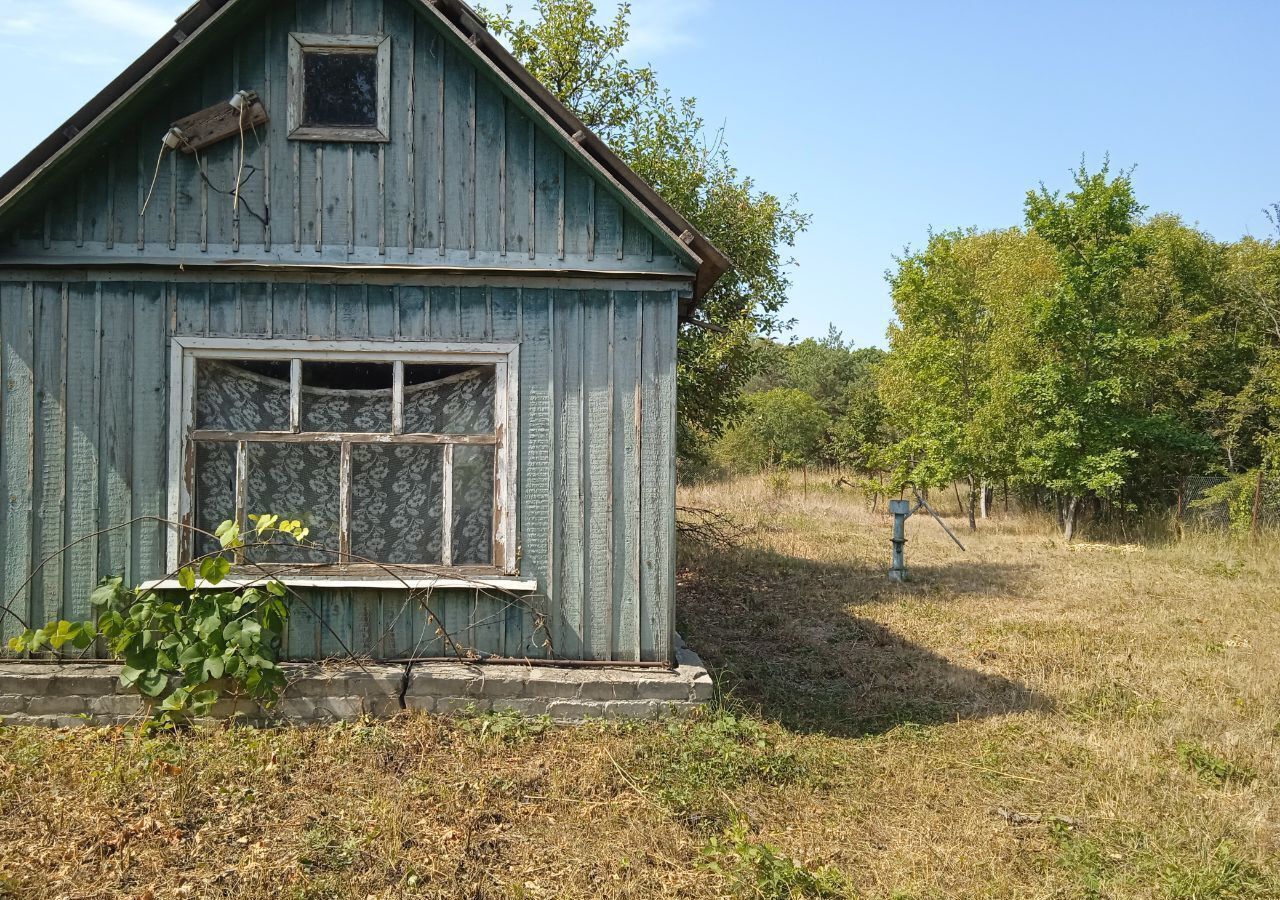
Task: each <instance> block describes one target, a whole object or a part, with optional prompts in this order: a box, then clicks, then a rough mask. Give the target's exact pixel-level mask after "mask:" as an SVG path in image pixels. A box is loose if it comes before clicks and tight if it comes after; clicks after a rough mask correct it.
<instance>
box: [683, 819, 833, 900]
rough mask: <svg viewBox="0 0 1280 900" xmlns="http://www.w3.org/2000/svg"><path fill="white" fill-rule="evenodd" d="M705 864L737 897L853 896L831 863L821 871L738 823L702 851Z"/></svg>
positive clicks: (773, 899)
mask: <svg viewBox="0 0 1280 900" xmlns="http://www.w3.org/2000/svg"><path fill="white" fill-rule="evenodd" d="M698 855H699V857H700V859H701V863H702V866H703V867H704V868H706V869H707V870H708V871H711V872H714V873H715V874H717V875H719V876H720V877H722V878H723V879H725V881H726V882H728V884H729V886H730V889H731V890H732V891H733V893H734V894H735V895H736V896H738V897H749V898H758V900H790V898H801V897H853V896H854V893H853V888H852V886H851V885H850V884H849V881H848V879H847V878H845V876H844V875H842V874H841V873H840V872H839V871H838V870H836V869H833V868H831V867H830V866H823V867H822V868H820V869H818V870H816V871H815V870H812V869H809V868H808V867H806V866H805V865H804V864H803V863H802V862H799V861H797V860H794V859H792V858H790V857H788V856H785V855H784V854H783V853H782V851H781V850H779V849H778V848H777V847H774V846H773V845H772V844H767V843H765V842H763V841H753V840H751V839H750V838H749V837H748V835H747V826H746V825H745V824H744V823H742V822H735V823H734V824H733V825H731V826H730V827H729V828H727V829H726V830H725V832H724V834H723V836H720V837H714V836H713V837H712V838H710V839H709V840H708V841H707V843H706V844H705V845H704V846H703V848H702V849H701V850H700V851H699V854H698Z"/></svg>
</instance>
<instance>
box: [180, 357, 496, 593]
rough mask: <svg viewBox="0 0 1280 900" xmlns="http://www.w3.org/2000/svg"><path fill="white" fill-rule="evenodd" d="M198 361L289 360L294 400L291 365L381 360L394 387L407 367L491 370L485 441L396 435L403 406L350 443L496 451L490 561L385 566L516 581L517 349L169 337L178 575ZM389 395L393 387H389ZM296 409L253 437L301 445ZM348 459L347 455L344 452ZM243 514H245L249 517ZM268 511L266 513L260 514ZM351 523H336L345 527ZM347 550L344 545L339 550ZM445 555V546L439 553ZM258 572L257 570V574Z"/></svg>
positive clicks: (188, 505)
mask: <svg viewBox="0 0 1280 900" xmlns="http://www.w3.org/2000/svg"><path fill="white" fill-rule="evenodd" d="M201 359H221V360H227V361H233V362H234V361H240V360H261V361H279V360H281V359H289V360H296V361H298V362H296V363H293V364H292V365H293V368H294V370H295V371H294V372H293V374H292V375H291V379H290V380H291V392H294V393H296V391H297V389H298V387H299V386H300V385H299V384H298V383H297V382H299V379H300V368H299V365H298V363H300V362H304V361H310V362H360V363H369V362H384V363H387V364H389V365H394V367H395V369H396V373H397V374H396V384H397V385H403V383H404V376H403V374H402V373H403V368H402V367H403V366H408V365H423V364H425V365H475V366H492V367H494V369H495V372H494V375H495V378H496V380H497V384H496V392H495V396H494V428H495V432H494V435H493V436H492V438H490V439H488V440H479V441H477V440H475V439H474V438H472V437H470V436H467V435H405V434H404V432H403V430H402V429H403V412H402V411H400V412H399V413H398V414H397V410H402V407H393V413H392V416H393V424H392V431H393V435H394V436H389V437H381V438H379V437H378V436H375V435H366V434H361V435H357V436H352V437H353V440H354V441H355V442H357V443H385V442H396V441H404V442H410V443H426V444H439V445H441V446H445V447H447V448H451V447H453V446H460V445H467V444H474V443H484V444H489V445H492V446H494V448H495V460H494V463H495V466H494V486H493V494H494V497H493V504H494V505H493V522H492V527H493V543H492V560H491V564H490V565H484V566H454V565H451V564H450V563H451V560H449V559H448V558H447V557H446V558H445V560H444V561H443V562H442V563H440V564H434V563H421V564H410V565H405V564H400V563H390V564H389V565H391V566H392V567H393V568H394V569H395V570H396V571H397V572H400V573H402V574H409V573H417V574H419V575H434V576H439V575H446V576H448V575H461V576H467V577H483V576H517V575H519V570H520V563H519V553H518V551H517V546H516V540H517V538H516V519H517V499H518V498H517V483H518V475H517V473H518V463H517V458H516V457H517V448H518V447H519V434H518V423H519V409H518V407H519V396H520V389H519V372H520V347H519V344H515V343H499V342H494V343H455V342H445V341H413V342H408V341H362V340H330V341H315V340H308V341H296V340H294V341H289V340H276V339H271V338H204V337H186V336H182V337H174V338H173V342H172V345H171V349H170V385H171V388H170V397H169V405H170V408H169V416H170V429H169V432H170V435H169V453H170V456H169V516H168V518H169V520H170V521H171V522H175V523H180V525H181V527H180V528H170V529H169V538H168V546H167V547H166V551H167V552H166V562H167V570H168V571H170V572H174V571H177V569H178V567H179V566H181V565H184V564H185V563H187V562H188V561H189V560H190V558H191V555H192V553H193V547H194V532H193V531H192V530H191V529H192V528H193V527H194V525H195V504H194V493H195V491H194V487H195V485H194V479H195V475H196V471H195V469H196V456H195V453H196V442H197V440H198V438H199V433H198V432H197V429H196V427H195V396H196V364H197V361H198V360H201ZM393 390H394V388H393ZM295 406H296V401H295V400H293V399H292V398H291V416H290V418H291V421H290V431H289V432H272V433H269V434H267V433H264V435H259V436H257V438H255V439H261V438H265V437H272V438H275V439H278V440H280V441H284V442H297V441H299V440H300V437H299V434H300V431H299V429H300V424H299V422H298V421H297V413H296V411H295V410H294V409H293V407H295ZM325 434H326V440H328V441H329V442H334V443H342V441H340V440H338V438H340V437H341V435H337V434H336V433H335V435H334V436H332V437H330V436H329V435H328V434H327V433H325ZM234 437H235V435H231V434H229V433H228V434H224V435H221V436H219V438H218V439H219V440H229V439H231V438H234ZM235 443H237V445H238V446H237V458H238V459H239V457H240V456H241V455H242V448H241V447H240V446H239V444H242V443H244V442H243V441H236V442H235ZM343 458H344V462H343V465H344V466H346V465H348V463H346V460H347V459H349V458H350V454H349V453H344V454H343ZM246 512H247V511H246ZM264 512H265V510H264ZM348 523H349V520H347V522H344V523H340V525H341V527H344V528H345V527H347V524H348ZM343 549H344V551H345V547H344V548H343ZM442 549H443V548H442ZM255 568H256V569H259V570H260V569H261V568H263V567H262V566H258V567H255ZM266 568H268V569H271V570H278V571H279V572H280V573H281V574H282V575H283V577H282V580H283V581H285V582H286V583H287V582H289V580H290V579H289V577H288V574H289V573H293V574H295V575H299V576H302V575H306V576H307V577H319V578H326V577H328V578H338V579H342V578H351V577H353V576H355V577H362V578H378V577H383V578H385V577H386V575H387V573H386V571H385V570H384V569H383V568H382V567H381V566H378V565H370V564H360V563H352V562H350V561H345V562H344V561H343V560H342V559H339V560H338V561H337V562H335V563H325V564H315V563H310V564H307V563H296V564H271V565H268V566H266Z"/></svg>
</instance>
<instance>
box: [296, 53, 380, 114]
mask: <svg viewBox="0 0 1280 900" xmlns="http://www.w3.org/2000/svg"><path fill="white" fill-rule="evenodd" d="M302 59H303V99H302V108H303V116H302V124H303V125H307V126H332V127H361V128H376V127H377V125H378V52H377V51H376V50H355V51H349V50H348V51H332V50H308V51H306V52H304V53H303V56H302Z"/></svg>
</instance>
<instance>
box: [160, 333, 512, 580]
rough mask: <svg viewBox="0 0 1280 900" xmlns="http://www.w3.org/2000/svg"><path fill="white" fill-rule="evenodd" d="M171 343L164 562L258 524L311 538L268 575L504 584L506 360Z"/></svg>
mask: <svg viewBox="0 0 1280 900" xmlns="http://www.w3.org/2000/svg"><path fill="white" fill-rule="evenodd" d="M179 341H180V346H179V347H178V348H175V354H178V353H180V354H181V360H180V366H181V376H180V377H181V384H182V391H183V398H182V400H183V408H182V421H183V428H182V435H183V436H182V439H181V443H182V447H181V454H182V460H183V465H182V469H181V472H182V473H183V474H182V475H181V477H180V481H181V485H180V490H179V491H178V494H179V501H178V505H179V513H180V515H181V516H182V517H183V519H184V521H185V522H187V523H188V524H189V525H190V526H191V529H190V535H191V537H190V540H180V541H179V542H178V543H179V546H178V548H177V551H178V552H177V556H179V557H180V559H179V560H178V562H182V561H185V560H187V559H191V558H195V557H199V556H200V555H202V554H204V553H207V552H210V551H211V550H212V549H214V546H215V543H214V540H213V538H212V537H210V533H211V532H213V531H214V530H215V529H216V528H217V526H218V524H219V523H221V522H223V521H225V520H228V519H231V520H236V521H239V522H241V523H242V527H243V525H244V524H246V523H247V517H248V516H249V515H251V514H259V513H268V512H270V513H274V514H277V515H280V516H282V517H285V518H292V519H299V520H301V521H302V522H303V524H304V525H306V526H307V527H308V528H309V529H310V532H311V533H310V537H309V539H308V542H307V545H306V546H301V547H300V546H296V545H295V546H289V545H286V544H284V543H282V544H281V545H280V546H279V547H272V548H269V549H267V550H259V551H257V555H256V558H255V560H254V562H255V563H256V564H261V565H266V566H268V567H270V568H272V569H274V570H283V571H285V572H288V571H291V570H292V571H297V572H299V573H306V574H308V575H311V576H314V575H317V574H325V573H327V572H330V571H332V572H334V573H335V574H338V573H341V574H344V575H350V574H353V573H354V574H359V573H368V574H370V575H373V574H378V573H381V574H385V568H384V567H391V568H393V569H405V570H406V571H414V570H428V571H430V570H441V569H443V570H453V571H463V572H474V573H503V572H511V571H513V564H514V555H515V554H514V552H513V551H511V550H510V549H509V548H511V547H512V546H513V543H512V539H513V535H514V527H513V525H514V497H513V491H514V484H513V482H514V478H513V477H512V473H513V472H514V465H513V462H514V461H513V459H512V457H511V450H510V447H509V442H508V439H509V437H510V436H512V435H514V433H515V419H514V416H515V410H514V408H513V407H514V405H515V404H514V401H513V400H512V398H514V397H515V396H516V393H515V384H514V379H515V374H516V367H515V365H514V364H513V363H514V357H515V353H516V350H515V348H514V347H499V346H495V345H489V344H480V345H454V346H449V345H432V344H413V345H391V346H377V345H373V346H367V345H359V346H357V345H353V344H343V343H342V342H327V343H325V344H324V345H323V347H322V348H320V347H318V346H317V345H316V344H313V343H303V342H296V343H281V342H275V343H272V342H265V341H243V340H242V341H217V340H211V339H189V338H188V339H179ZM406 346H407V347H411V348H412V349H405V347H406ZM177 364H179V361H178V360H177V359H175V365H177Z"/></svg>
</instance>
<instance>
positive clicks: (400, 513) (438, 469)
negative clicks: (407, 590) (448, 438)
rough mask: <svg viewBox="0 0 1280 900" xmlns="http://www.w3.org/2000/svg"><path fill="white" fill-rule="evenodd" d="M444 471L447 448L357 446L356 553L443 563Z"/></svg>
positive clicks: (378, 558) (393, 561)
mask: <svg viewBox="0 0 1280 900" xmlns="http://www.w3.org/2000/svg"><path fill="white" fill-rule="evenodd" d="M443 476H444V450H443V448H441V447H432V446H423V445H420V444H356V445H355V446H353V447H352V448H351V553H352V555H353V556H356V557H362V558H363V559H368V560H376V561H378V562H383V563H391V564H413V563H434V564H436V565H439V563H440V561H441V560H442V558H443V557H442V554H441V552H440V538H441V525H442V523H443V517H442V512H443V508H444V500H443V490H442V485H443V482H444V477H443ZM355 561H356V562H360V560H359V559H357V560H355Z"/></svg>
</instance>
